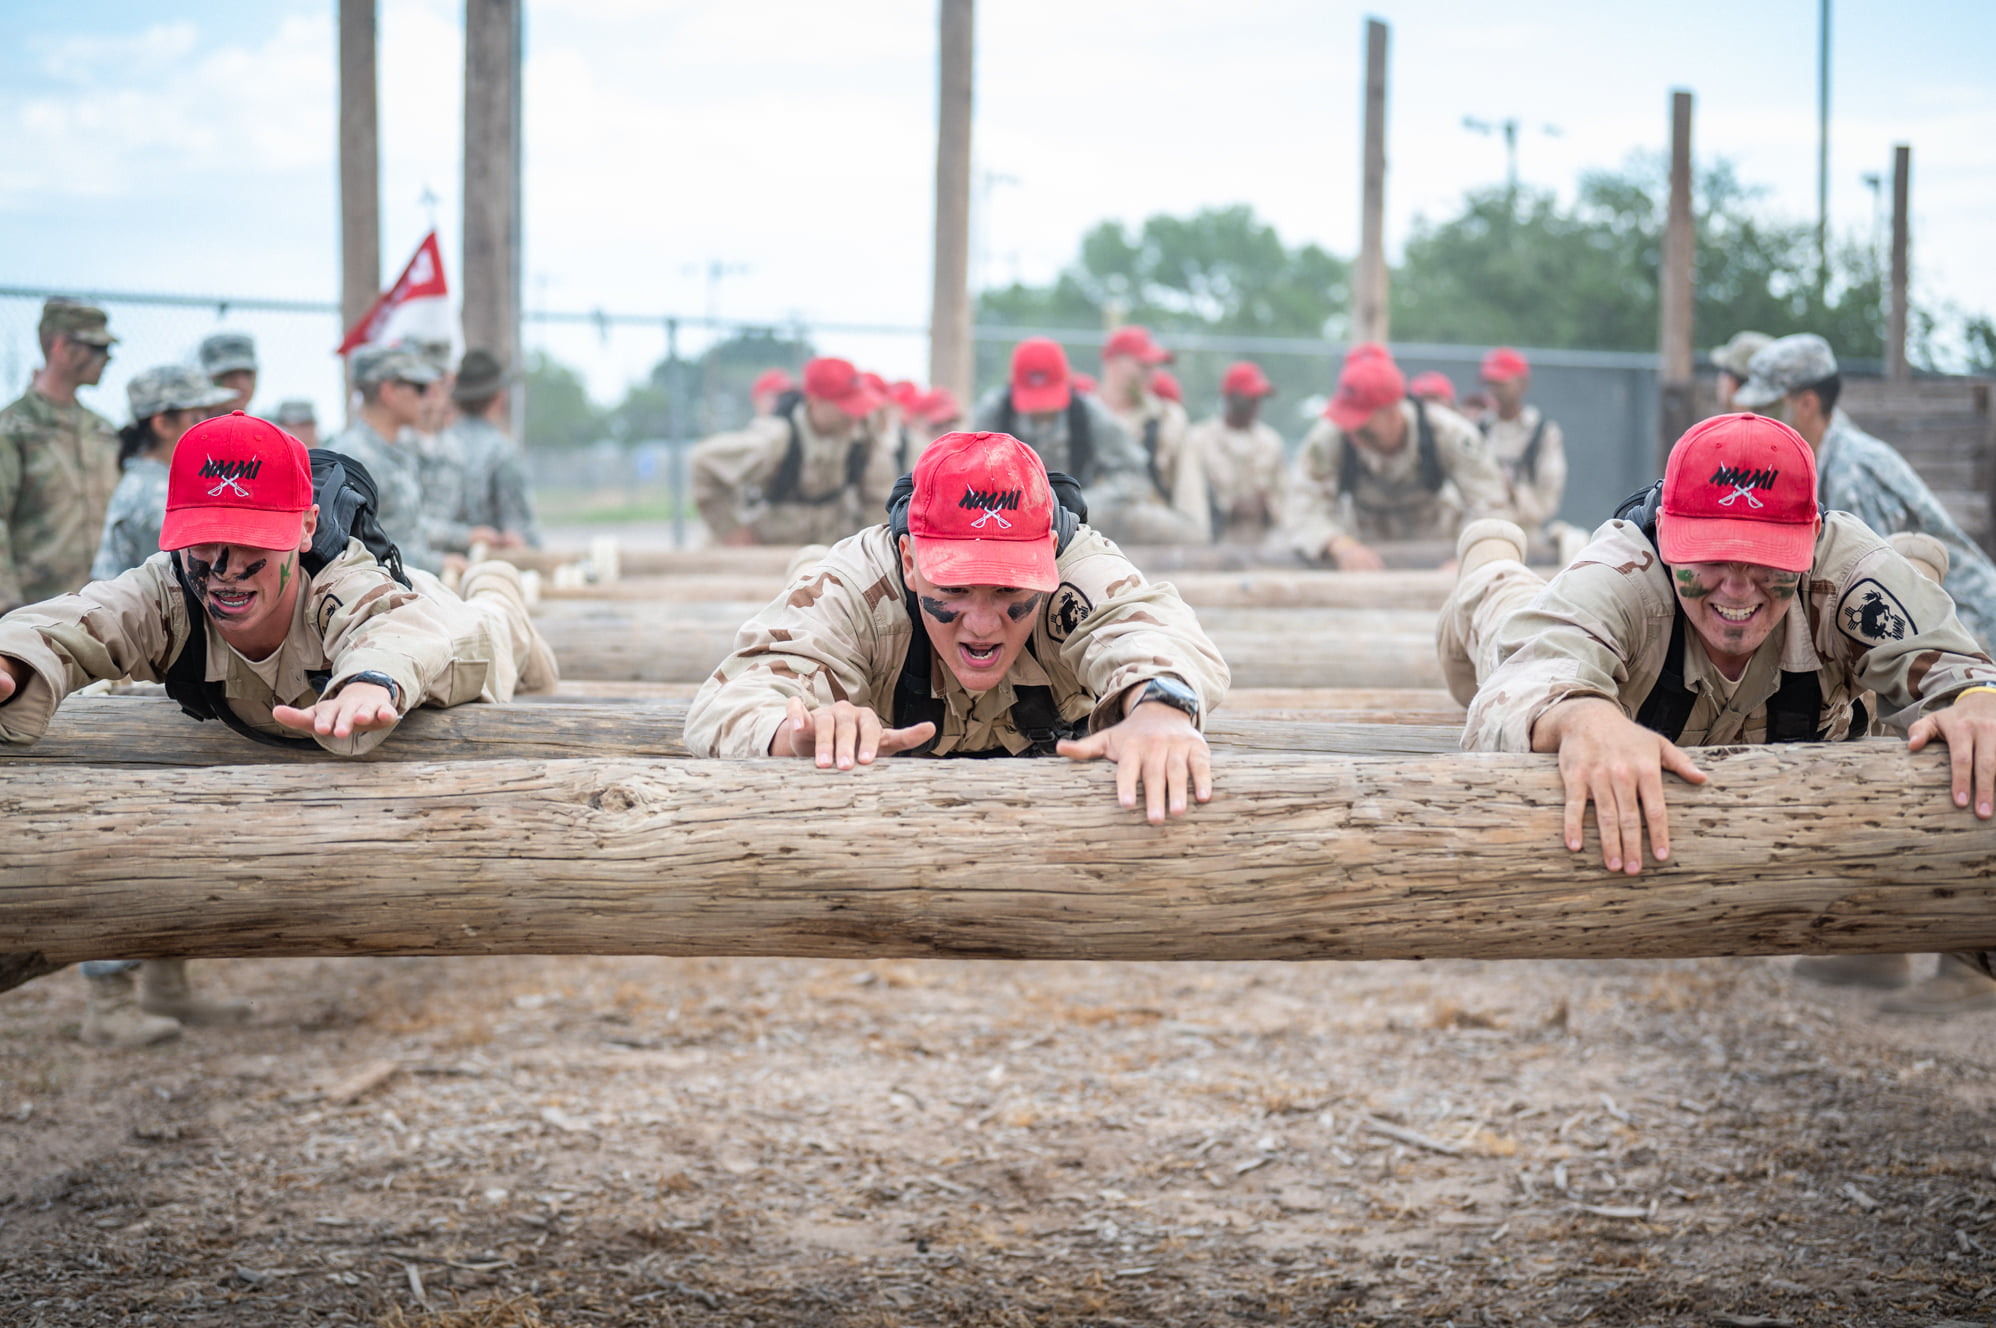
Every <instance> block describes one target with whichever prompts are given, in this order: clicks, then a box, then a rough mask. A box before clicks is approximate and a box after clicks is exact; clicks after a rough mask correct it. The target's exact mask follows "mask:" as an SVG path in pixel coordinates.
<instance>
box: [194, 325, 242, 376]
mask: <svg viewBox="0 0 1996 1328" xmlns="http://www.w3.org/2000/svg"><path fill="white" fill-rule="evenodd" d="M200 358H201V369H202V372H204V373H206V374H207V375H208V376H209V377H210V378H219V377H221V376H222V375H223V374H225V373H234V372H235V371H236V370H238V369H247V370H249V371H250V372H251V373H255V372H256V342H254V341H252V340H251V339H250V336H249V334H248V333H247V332H216V333H213V334H212V335H210V336H209V337H207V338H206V339H204V340H203V341H202V342H201V350H200Z"/></svg>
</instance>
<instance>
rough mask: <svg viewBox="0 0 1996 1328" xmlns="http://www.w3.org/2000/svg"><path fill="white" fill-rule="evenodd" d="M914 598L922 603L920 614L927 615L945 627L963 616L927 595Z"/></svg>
mask: <svg viewBox="0 0 1996 1328" xmlns="http://www.w3.org/2000/svg"><path fill="white" fill-rule="evenodd" d="M916 598H917V599H919V600H921V602H922V612H923V613H926V614H928V615H929V616H930V617H931V618H934V619H935V620H936V621H937V622H939V623H941V624H943V626H945V627H947V626H949V625H950V624H951V623H953V622H955V621H956V620H957V619H958V618H961V617H962V616H963V615H962V614H961V613H958V612H957V611H956V610H955V609H952V608H951V607H950V606H949V605H947V604H945V603H943V602H942V601H941V600H939V599H930V598H929V597H928V596H927V595H918V596H916Z"/></svg>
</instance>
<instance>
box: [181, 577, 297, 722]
mask: <svg viewBox="0 0 1996 1328" xmlns="http://www.w3.org/2000/svg"><path fill="white" fill-rule="evenodd" d="M173 576H174V579H175V580H176V581H177V582H179V584H180V597H181V599H182V600H183V601H184V602H185V603H186V605H187V640H186V641H185V642H184V643H182V645H181V647H180V653H179V654H177V655H175V656H174V657H173V662H172V663H171V664H169V665H167V668H166V679H165V682H166V694H167V695H168V696H170V697H172V698H173V699H174V700H175V701H178V702H179V703H180V709H181V713H183V714H185V715H188V716H190V717H192V718H194V719H198V720H204V721H205V720H210V719H219V720H221V721H222V722H223V723H224V724H226V725H228V726H229V727H230V728H232V729H234V730H235V731H236V732H237V733H240V734H242V735H243V736H244V737H245V738H248V739H249V740H250V741H252V742H258V743H262V744H263V745H264V746H266V747H289V748H292V749H294V750H303V749H310V750H313V751H317V750H318V748H319V744H318V743H317V742H314V741H313V740H312V739H310V738H287V737H282V736H280V735H278V734H275V733H265V732H264V731H263V730H262V729H259V728H256V727H254V726H252V725H251V724H250V722H249V721H248V720H246V719H244V718H243V717H242V716H241V715H239V714H237V713H236V708H235V707H234V706H232V705H230V704H229V689H228V687H227V686H226V685H224V684H222V683H219V682H213V681H211V680H210V679H209V678H208V614H207V612H206V611H205V610H203V609H202V607H201V599H200V596H198V595H196V594H195V593H194V587H193V585H192V584H191V583H190V582H189V581H188V579H187V571H186V569H185V568H184V567H182V566H181V562H180V554H179V553H178V552H176V553H174V554H173ZM327 677H328V678H330V677H331V675H330V674H328V675H327ZM320 685H321V686H323V685H324V684H323V683H322V684H320Z"/></svg>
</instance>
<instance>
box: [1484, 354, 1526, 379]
mask: <svg viewBox="0 0 1996 1328" xmlns="http://www.w3.org/2000/svg"><path fill="white" fill-rule="evenodd" d="M1531 376H1532V366H1531V365H1530V364H1528V363H1526V362H1525V357H1524V356H1523V355H1520V354H1519V353H1518V352H1517V351H1515V350H1512V349H1511V348H1510V347H1509V346H1499V347H1498V348H1497V349H1496V350H1493V351H1491V352H1490V353H1489V354H1488V355H1485V356H1484V357H1483V381H1484V382H1486V383H1503V382H1508V381H1509V380H1511V379H1513V378H1530V377H1531Z"/></svg>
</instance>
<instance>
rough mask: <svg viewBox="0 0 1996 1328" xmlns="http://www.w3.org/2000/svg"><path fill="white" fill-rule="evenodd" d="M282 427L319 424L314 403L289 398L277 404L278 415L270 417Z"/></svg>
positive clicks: (299, 398)
mask: <svg viewBox="0 0 1996 1328" xmlns="http://www.w3.org/2000/svg"><path fill="white" fill-rule="evenodd" d="M270 418H271V419H273V420H275V421H276V422H277V423H278V424H281V425H293V424H317V423H318V422H319V414H318V412H317V411H316V410H314V409H313V408H312V403H311V402H309V401H307V400H306V399H305V398H303V397H289V398H287V399H285V400H283V401H280V402H278V403H277V413H276V414H275V415H272V416H271V417H270Z"/></svg>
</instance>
